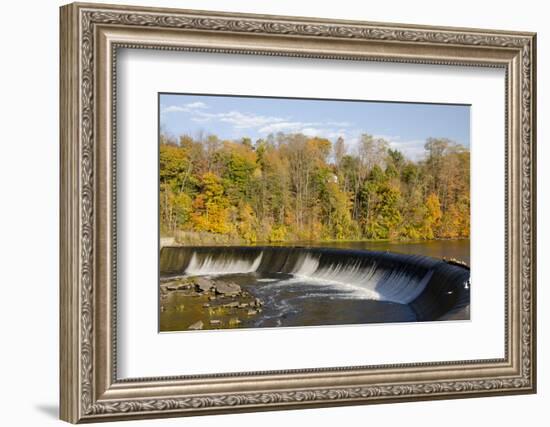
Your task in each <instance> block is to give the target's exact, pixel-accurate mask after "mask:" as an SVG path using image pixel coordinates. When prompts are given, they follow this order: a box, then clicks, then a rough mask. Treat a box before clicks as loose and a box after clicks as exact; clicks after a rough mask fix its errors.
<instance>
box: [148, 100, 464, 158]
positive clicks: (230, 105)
mask: <svg viewBox="0 0 550 427" xmlns="http://www.w3.org/2000/svg"><path fill="white" fill-rule="evenodd" d="M159 104H160V105H159V108H160V128H161V131H162V132H164V133H167V134H168V135H171V136H174V137H178V136H180V135H189V136H191V137H196V136H197V135H199V134H200V133H201V132H202V133H203V134H206V135H208V134H215V135H217V136H218V137H219V138H220V139H223V140H237V139H241V138H243V137H249V138H251V139H252V141H256V140H257V139H259V138H265V137H266V136H267V135H269V134H270V133H272V134H276V133H277V132H283V133H303V134H305V135H307V136H318V137H323V138H328V139H330V140H331V141H333V142H334V141H336V139H338V137H342V138H344V140H345V142H346V147H347V148H348V151H350V152H351V151H353V150H354V147H355V146H356V144H357V141H358V140H359V137H360V135H361V134H363V133H368V134H371V135H373V136H375V137H378V138H384V139H386V140H387V141H388V142H389V143H390V147H391V148H393V149H398V150H400V151H401V152H402V153H403V154H404V155H405V156H407V157H408V158H410V159H411V160H420V159H422V158H423V156H424V143H425V142H426V139H427V138H429V137H434V138H448V139H450V140H453V141H455V142H456V143H459V144H462V145H464V146H465V147H469V146H470V107H469V106H467V105H452V104H417V103H395V102H372V101H345V100H319V99H299V98H264V97H243V96H219V95H217V96H216V95H190V94H189V95H188V94H160V97H159Z"/></svg>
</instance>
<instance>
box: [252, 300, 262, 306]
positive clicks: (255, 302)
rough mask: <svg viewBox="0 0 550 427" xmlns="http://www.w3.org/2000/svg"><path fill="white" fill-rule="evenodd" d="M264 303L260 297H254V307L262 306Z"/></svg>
mask: <svg viewBox="0 0 550 427" xmlns="http://www.w3.org/2000/svg"><path fill="white" fill-rule="evenodd" d="M262 305H263V304H262V301H261V300H260V298H256V299H254V307H261V306H262Z"/></svg>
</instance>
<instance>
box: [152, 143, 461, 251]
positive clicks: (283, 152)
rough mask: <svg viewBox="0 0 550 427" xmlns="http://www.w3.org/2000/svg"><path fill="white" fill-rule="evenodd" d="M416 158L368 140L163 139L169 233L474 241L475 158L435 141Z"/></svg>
mask: <svg viewBox="0 0 550 427" xmlns="http://www.w3.org/2000/svg"><path fill="white" fill-rule="evenodd" d="M424 149H425V156H424V158H423V159H422V160H418V161H413V160H410V159H408V158H406V157H405V156H404V155H403V153H402V152H400V151H399V150H396V149H392V148H390V144H389V143H388V141H386V140H384V139H382V138H375V137H373V136H372V135H369V134H363V135H361V137H360V139H359V141H358V143H356V144H354V146H353V147H349V146H348V144H347V143H346V141H344V139H343V138H339V139H338V140H337V141H336V142H334V143H332V142H331V141H330V140H328V139H325V138H320V137H308V136H305V135H302V134H283V133H279V134H277V135H270V136H268V137H267V138H265V139H259V140H257V141H255V142H253V141H252V140H251V139H250V138H242V139H241V140H238V141H227V140H221V139H220V138H218V137H217V136H216V135H199V136H198V137H195V138H192V137H190V136H188V135H183V136H181V137H179V138H177V139H176V138H173V137H169V136H167V135H165V134H161V137H160V198H159V202H160V206H159V208H160V227H161V234H163V235H165V236H174V237H176V239H177V240H179V241H181V242H186V241H194V242H204V243H212V242H214V241H218V242H220V241H221V242H226V243H237V242H240V243H243V242H246V243H255V242H291V241H311V240H327V241H328V240H360V239H373V240H381V239H396V240H397V239H400V240H419V239H441V238H466V237H469V233H470V152H469V150H468V149H467V148H465V147H464V146H462V145H459V144H456V143H455V142H453V141H451V140H448V139H444V138H429V139H428V140H427V141H426V143H425V145H424Z"/></svg>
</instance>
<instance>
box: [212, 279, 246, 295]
mask: <svg viewBox="0 0 550 427" xmlns="http://www.w3.org/2000/svg"><path fill="white" fill-rule="evenodd" d="M216 292H217V293H219V294H223V295H228V296H236V295H238V294H239V293H240V292H241V287H240V286H239V285H237V284H236V283H232V282H216Z"/></svg>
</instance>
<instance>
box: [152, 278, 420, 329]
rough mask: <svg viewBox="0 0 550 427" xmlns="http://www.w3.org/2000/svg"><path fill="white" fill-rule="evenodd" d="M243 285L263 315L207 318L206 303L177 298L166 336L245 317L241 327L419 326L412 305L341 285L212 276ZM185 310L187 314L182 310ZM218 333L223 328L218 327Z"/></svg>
mask: <svg viewBox="0 0 550 427" xmlns="http://www.w3.org/2000/svg"><path fill="white" fill-rule="evenodd" d="M210 277H212V278H213V279H216V278H223V279H224V280H229V281H232V282H235V283H238V284H239V285H240V286H241V287H242V288H243V289H244V290H246V291H247V292H249V293H250V294H251V295H253V296H254V297H256V298H259V299H260V300H261V301H262V302H263V304H264V305H263V307H262V312H261V313H259V314H256V315H254V316H250V317H249V316H239V309H233V310H230V311H229V312H224V313H214V314H213V315H207V316H205V312H204V311H203V312H202V315H201V310H200V309H199V308H200V307H201V306H202V304H203V303H205V301H206V299H201V297H189V296H184V295H181V294H178V293H177V292H176V293H173V294H172V295H170V296H169V297H168V299H167V301H166V302H164V303H163V305H164V307H165V310H164V311H163V312H161V314H160V321H161V331H178V330H186V329H187V328H188V327H189V326H190V325H192V324H193V323H195V322H196V321H197V320H203V322H204V324H205V327H204V329H210V326H209V324H208V320H209V319H210V318H214V319H220V320H221V321H222V324H221V325H220V326H219V327H221V328H223V329H225V328H234V327H236V325H230V324H229V321H230V319H232V318H236V317H237V316H239V319H240V321H241V323H240V324H239V325H238V327H239V328H261V327H277V326H318V325H346V324H363V323H388V322H414V321H416V320H417V318H416V314H415V312H414V310H413V309H412V308H411V307H410V306H409V305H406V304H396V303H392V302H386V301H376V300H372V299H368V298H365V297H363V298H362V297H361V296H360V295H358V294H357V292H355V291H354V290H353V289H346V287H345V286H341V285H340V284H336V283H332V284H331V283H329V282H320V281H318V282H315V281H308V280H307V279H303V278H299V277H292V276H290V275H287V274H269V275H261V274H256V273H248V274H230V275H223V276H210ZM182 305H183V306H184V307H183V308H182V309H181V308H180V307H181V306H182ZM216 328H218V326H216Z"/></svg>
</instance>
